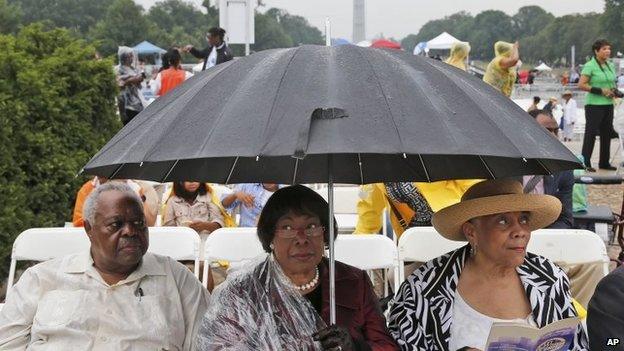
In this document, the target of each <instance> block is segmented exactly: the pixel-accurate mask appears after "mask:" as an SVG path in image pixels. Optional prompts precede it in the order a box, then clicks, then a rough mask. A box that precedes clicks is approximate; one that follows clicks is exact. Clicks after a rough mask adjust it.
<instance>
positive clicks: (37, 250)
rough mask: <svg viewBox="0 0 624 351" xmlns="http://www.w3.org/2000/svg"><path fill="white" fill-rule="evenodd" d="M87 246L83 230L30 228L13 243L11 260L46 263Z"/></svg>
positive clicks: (85, 234)
mask: <svg viewBox="0 0 624 351" xmlns="http://www.w3.org/2000/svg"><path fill="white" fill-rule="evenodd" d="M89 245H90V244H89V238H88V237H87V233H85V231H84V228H74V227H71V228H70V227H59V228H32V229H28V230H25V231H23V232H21V233H20V234H19V235H18V236H17V238H16V239H15V242H13V252H12V254H11V260H12V261H13V260H15V261H47V260H51V259H54V258H57V257H62V256H65V255H69V254H73V253H77V252H82V251H85V250H87V249H88V248H89Z"/></svg>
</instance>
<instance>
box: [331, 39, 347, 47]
mask: <svg viewBox="0 0 624 351" xmlns="http://www.w3.org/2000/svg"><path fill="white" fill-rule="evenodd" d="M350 44H351V42H350V41H348V40H347V39H344V38H332V40H331V45H332V46H340V45H350Z"/></svg>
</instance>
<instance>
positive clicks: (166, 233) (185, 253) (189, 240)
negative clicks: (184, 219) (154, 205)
mask: <svg viewBox="0 0 624 351" xmlns="http://www.w3.org/2000/svg"><path fill="white" fill-rule="evenodd" d="M199 246H200V239H199V235H198V234H197V232H196V231H194V230H193V229H191V228H189V227H150V228H149V248H148V250H147V251H149V252H151V253H155V254H158V255H163V256H169V257H171V258H173V259H174V260H176V261H196V260H197V261H198V262H199V252H200V251H199Z"/></svg>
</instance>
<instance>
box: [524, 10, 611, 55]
mask: <svg viewBox="0 0 624 351" xmlns="http://www.w3.org/2000/svg"><path fill="white" fill-rule="evenodd" d="M599 19H600V15H598V14H595V13H594V14H585V15H566V16H563V17H558V18H556V19H555V20H554V21H552V22H551V23H550V24H549V25H548V26H546V27H545V28H544V29H542V30H541V31H539V32H538V33H537V34H536V35H534V36H530V37H528V38H525V39H522V40H521V41H520V57H521V58H522V60H523V61H525V62H537V61H538V60H544V61H549V62H554V61H555V60H557V59H559V58H561V57H565V58H566V61H567V62H569V61H570V58H571V57H570V48H571V47H572V45H574V46H575V47H576V55H577V58H576V60H577V61H576V62H577V63H582V62H584V60H583V57H584V56H585V55H590V54H591V45H592V42H593V41H594V40H596V38H598V37H599V36H600V31H601V30H600V23H599V22H600V21H599Z"/></svg>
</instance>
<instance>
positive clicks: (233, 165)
mask: <svg viewBox="0 0 624 351" xmlns="http://www.w3.org/2000/svg"><path fill="white" fill-rule="evenodd" d="M237 163H238V156H236V158H235V159H234V163H233V164H232V168H230V174H228V177H227V179H226V180H225V184H230V178H231V177H232V173H234V168H235V167H236V164H237Z"/></svg>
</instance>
